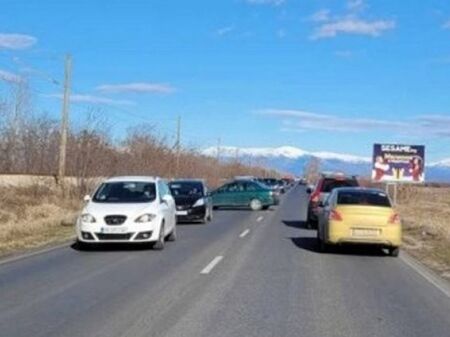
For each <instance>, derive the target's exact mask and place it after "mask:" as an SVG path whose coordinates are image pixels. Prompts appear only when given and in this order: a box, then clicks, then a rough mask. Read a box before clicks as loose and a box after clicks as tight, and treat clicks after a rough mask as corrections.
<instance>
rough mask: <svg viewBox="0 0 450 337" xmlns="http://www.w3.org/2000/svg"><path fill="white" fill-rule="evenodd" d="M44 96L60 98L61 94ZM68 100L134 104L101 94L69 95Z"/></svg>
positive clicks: (122, 104)
mask: <svg viewBox="0 0 450 337" xmlns="http://www.w3.org/2000/svg"><path fill="white" fill-rule="evenodd" d="M43 96H44V97H49V98H58V99H62V98H63V95H62V94H50V95H43ZM70 101H71V102H72V103H88V104H95V105H110V106H132V105H136V103H135V102H133V101H128V100H115V99H110V98H106V97H101V96H93V95H70Z"/></svg>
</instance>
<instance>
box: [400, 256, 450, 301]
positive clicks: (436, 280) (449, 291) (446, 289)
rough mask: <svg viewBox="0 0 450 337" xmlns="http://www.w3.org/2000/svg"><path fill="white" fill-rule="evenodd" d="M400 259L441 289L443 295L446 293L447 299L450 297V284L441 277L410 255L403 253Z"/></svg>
mask: <svg viewBox="0 0 450 337" xmlns="http://www.w3.org/2000/svg"><path fill="white" fill-rule="evenodd" d="M400 258H401V259H402V261H403V262H404V263H406V264H407V265H408V266H409V267H411V268H412V269H414V270H415V271H416V272H417V273H419V274H420V275H421V276H422V277H423V278H424V279H426V280H427V281H428V282H430V283H431V284H432V285H434V286H435V287H436V288H437V289H439V290H440V291H441V292H442V293H444V294H445V295H446V296H447V297H450V286H449V284H448V283H447V282H446V281H445V280H443V279H442V278H441V277H440V276H438V275H435V274H434V273H433V272H432V271H431V270H429V269H428V268H427V267H425V266H423V265H422V264H421V263H420V262H418V261H416V260H415V259H414V258H413V257H411V256H410V255H409V254H407V253H405V252H402V253H401V254H400Z"/></svg>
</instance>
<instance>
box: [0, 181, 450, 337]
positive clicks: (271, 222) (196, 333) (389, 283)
mask: <svg viewBox="0 0 450 337" xmlns="http://www.w3.org/2000/svg"><path fill="white" fill-rule="evenodd" d="M305 202H306V193H305V190H304V188H303V187H297V188H295V189H293V190H291V191H290V192H289V193H288V194H287V195H286V196H285V197H284V198H283V200H282V204H281V205H280V206H279V207H277V208H275V209H274V210H270V211H261V212H251V211H246V210H223V211H217V212H216V213H215V218H214V221H213V222H212V223H211V224H208V225H195V224H192V225H180V226H179V227H178V234H179V239H178V241H177V242H175V243H168V244H167V246H166V249H165V250H164V251H162V252H158V251H152V250H144V249H133V248H129V247H118V248H117V247H116V248H111V247H106V248H104V249H101V250H94V251H82V252H81V251H77V250H75V249H73V248H69V247H63V248H59V249H56V250H53V251H50V252H47V253H44V254H41V255H37V256H33V257H29V258H25V259H21V260H18V261H15V262H11V263H6V264H3V265H0V336H1V337H19V336H20V337H22V336H23V337H30V336H33V337H39V336H43V337H44V336H45V337H52V336H54V337H63V336H70V337H77V336H86V337H100V336H103V337H115V336H128V337H140V336H146V337H148V336H157V337H162V336H189V337H202V336H205V337H212V336H224V337H233V336H236V337H244V336H245V337H251V336H257V337H264V336H273V337H282V336H293V337H294V336H295V337H299V336H301V337H308V336H314V337H326V336H332V337H337V336H345V337H351V336H358V337H364V336H374V337H380V336H389V337H395V336H407V337H414V336H417V337H426V336H433V337H444V336H450V299H449V297H447V296H446V295H445V294H444V293H443V292H442V291H441V290H439V289H438V288H437V287H435V286H434V285H433V284H432V283H431V282H429V281H428V280H426V279H425V278H424V277H423V276H422V275H420V274H419V273H417V272H416V270H414V269H413V268H411V267H410V266H409V265H407V264H406V263H404V262H403V260H402V259H396V258H392V257H388V256H384V255H383V254H382V253H380V251H379V250H370V251H366V250H362V249H360V248H352V249H347V248H346V249H338V250H335V251H333V252H332V253H329V254H320V253H318V252H317V251H316V244H315V231H312V230H307V229H305V228H303V227H304V220H305V213H306V209H305V207H306V204H305Z"/></svg>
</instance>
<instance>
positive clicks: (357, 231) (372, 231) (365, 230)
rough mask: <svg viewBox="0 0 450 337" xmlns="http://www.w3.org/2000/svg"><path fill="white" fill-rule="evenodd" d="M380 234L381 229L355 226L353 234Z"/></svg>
mask: <svg viewBox="0 0 450 337" xmlns="http://www.w3.org/2000/svg"><path fill="white" fill-rule="evenodd" d="M378 235H380V230H379V229H373V228H354V229H352V236H359V237H368V238H373V237H376V236H378Z"/></svg>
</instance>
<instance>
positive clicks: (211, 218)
mask: <svg viewBox="0 0 450 337" xmlns="http://www.w3.org/2000/svg"><path fill="white" fill-rule="evenodd" d="M212 220H213V211H212V209H211V208H210V209H209V211H208V221H209V222H211V221H212Z"/></svg>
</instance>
